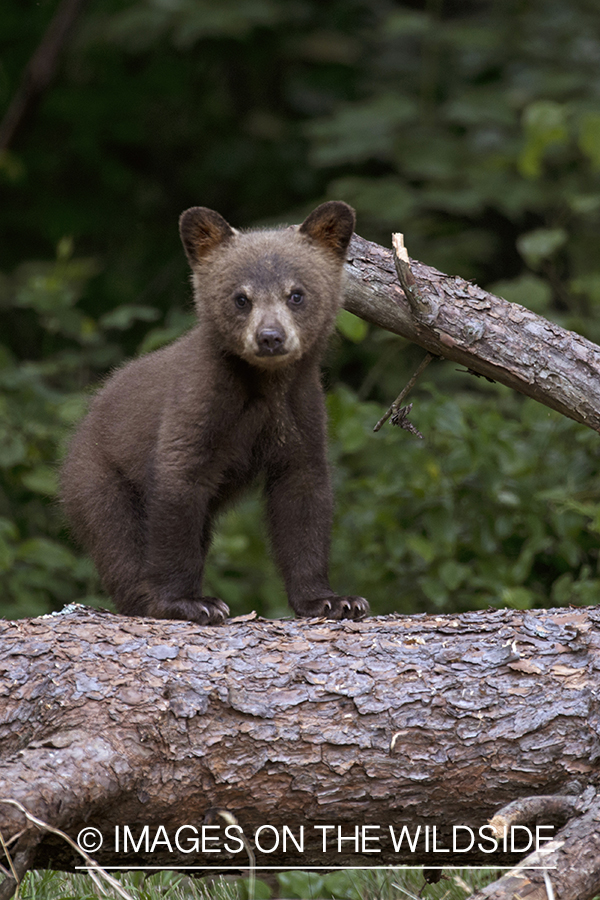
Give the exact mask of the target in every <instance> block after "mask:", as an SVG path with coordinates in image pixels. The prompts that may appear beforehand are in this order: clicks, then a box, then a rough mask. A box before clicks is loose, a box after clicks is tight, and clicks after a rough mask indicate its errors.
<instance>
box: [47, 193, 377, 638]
mask: <svg viewBox="0 0 600 900" xmlns="http://www.w3.org/2000/svg"><path fill="white" fill-rule="evenodd" d="M353 227H354V213H353V211H352V210H351V209H350V207H348V206H346V204H344V203H336V202H331V203H324V204H322V205H321V206H320V207H318V208H317V209H316V210H315V211H314V212H313V213H311V215H310V216H309V217H308V218H307V219H306V220H305V222H303V224H302V225H301V226H300V227H299V228H298V229H291V228H289V229H280V230H268V231H250V232H245V233H243V232H242V233H241V232H237V231H234V230H233V229H232V228H231V227H230V226H229V225H228V224H227V222H226V221H225V220H224V219H223V218H222V217H221V216H220V215H219V214H218V213H216V212H213V211H212V210H207V209H205V208H203V207H194V208H192V209H190V210H187V211H186V212H185V213H183V215H182V216H181V220H180V232H181V238H182V241H183V245H184V247H185V250H186V253H187V256H188V259H189V261H190V265H191V267H192V277H193V284H194V298H195V303H196V308H197V312H198V320H199V321H198V325H197V326H196V327H195V328H193V329H192V331H190V332H189V333H188V334H186V335H185V336H184V337H182V338H180V339H179V340H178V341H176V342H175V343H173V344H171V345H170V346H168V347H165V348H163V349H161V350H157V351H155V352H154V353H150V354H148V355H147V356H144V357H142V358H140V359H137V360H134V361H133V362H130V363H129V364H128V365H126V366H124V367H123V368H122V369H120V370H119V371H117V372H116V373H115V374H114V375H113V376H112V377H111V378H110V379H109V380H108V382H107V383H106V385H105V386H104V388H103V389H102V390H101V391H100V393H99V394H98V395H97V396H96V398H95V399H94V401H93V402H92V404H91V407H90V411H89V413H88V415H87V417H86V418H85V419H84V421H83V422H82V424H81V426H80V427H79V429H78V431H77V432H76V434H75V436H74V438H73V441H72V444H71V447H70V450H69V454H68V457H67V460H66V463H65V466H64V468H63V476H62V496H63V500H64V503H65V507H66V510H67V514H68V516H69V518H70V520H71V522H72V524H73V526H74V528H75V531H76V533H77V535H78V536H79V538H80V539H81V541H82V543H83V544H84V545H85V546H86V547H87V548H88V550H89V552H90V553H91V555H92V557H93V559H94V561H95V563H96V566H97V568H98V571H99V573H100V576H101V578H102V581H103V583H104V586H105V588H106V590H107V591H108V592H109V593H110V594H111V595H112V596H113V599H114V601H115V604H116V606H117V608H118V609H119V611H120V612H122V613H125V614H127V615H148V616H155V617H158V618H168V619H191V620H194V621H197V622H201V623H217V622H220V621H222V620H223V619H224V618H225V616H226V615H227V614H228V612H229V610H228V609H227V606H226V605H225V604H224V603H223V602H222V601H221V600H219V599H217V598H214V597H205V596H203V595H202V574H203V568H204V560H205V557H206V553H207V550H208V547H209V544H210V539H211V531H212V525H213V521H214V518H215V515H216V513H217V512H218V510H219V509H220V508H221V507H222V506H223V504H225V503H226V502H228V501H230V500H232V499H233V498H235V497H236V495H238V494H239V492H240V491H241V490H243V488H244V487H246V486H247V485H248V483H249V482H250V481H252V480H253V479H254V478H255V477H256V476H257V475H258V474H259V473H263V474H264V477H265V490H266V495H267V515H268V522H269V531H270V536H271V540H272V544H273V550H274V553H275V557H276V559H277V563H278V565H279V568H280V570H281V572H282V575H283V578H284V582H285V586H286V589H287V592H288V598H289V602H290V605H291V606H292V608H293V609H294V611H295V612H296V614H297V615H299V616H321V615H326V616H329V617H330V618H345V617H349V618H358V617H361V616H363V615H365V614H366V612H368V609H369V607H368V604H367V602H366V600H364V599H363V598H361V597H339V596H338V595H337V594H335V593H334V592H333V591H332V590H331V588H330V587H329V582H328V574H327V570H328V555H329V538H330V530H331V515H332V496H331V489H330V485H329V475H328V469H327V463H326V447H325V444H326V435H325V432H326V419H325V409H324V402H323V392H322V388H321V384H320V372H319V364H320V360H321V357H322V354H323V351H324V349H325V345H326V342H327V338H328V336H329V334H330V332H331V330H332V328H333V325H334V320H335V315H336V312H337V310H338V308H339V306H340V302H341V301H340V292H341V277H342V266H343V261H344V256H345V252H346V248H347V245H348V241H349V240H350V237H351V235H352V231H353Z"/></svg>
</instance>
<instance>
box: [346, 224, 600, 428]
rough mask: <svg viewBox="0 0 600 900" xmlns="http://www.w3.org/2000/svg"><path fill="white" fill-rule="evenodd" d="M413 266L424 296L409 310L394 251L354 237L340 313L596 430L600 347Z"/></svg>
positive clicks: (463, 283)
mask: <svg viewBox="0 0 600 900" xmlns="http://www.w3.org/2000/svg"><path fill="white" fill-rule="evenodd" d="M411 268H412V272H413V274H414V276H415V279H416V282H417V285H418V286H419V288H420V291H421V293H422V295H423V296H424V298H425V302H424V303H422V304H419V303H418V302H417V303H414V302H413V304H412V307H411V304H409V302H408V300H407V298H406V295H405V293H404V291H403V290H402V288H401V287H400V284H399V281H398V276H397V274H396V269H395V266H394V260H393V256H392V251H391V250H388V249H386V248H385V247H381V246H379V245H378V244H373V243H371V242H369V241H366V240H364V238H361V237H359V236H358V235H354V237H353V239H352V242H351V244H350V250H349V253H348V263H347V265H346V274H347V279H346V289H345V296H344V306H345V308H346V309H348V310H349V311H350V312H352V313H355V314H356V315H357V316H360V317H361V318H363V319H365V320H366V321H368V322H372V323H374V324H375V325H379V326H380V327H382V328H386V329H387V330H388V331H392V332H394V333H395V334H399V335H402V337H405V338H407V339H408V340H409V341H413V342H414V343H415V344H419V345H420V346H421V347H423V348H424V349H425V350H427V351H428V352H429V353H432V354H434V355H436V356H442V357H445V358H446V359H449V360H453V361H454V362H458V363H461V364H462V365H464V366H466V368H468V369H471V370H472V371H473V372H476V373H478V374H480V375H483V376H485V377H487V378H491V379H493V380H494V381H499V382H501V383H502V384H505V385H507V386H508V387H510V388H513V389H514V390H516V391H520V392H521V393H523V394H526V395H527V396H528V397H533V399H534V400H538V401H539V402H540V403H544V404H545V405H546V406H549V407H551V408H552V409H556V410H558V411H559V412H561V413H563V415H565V416H569V417H570V418H571V419H575V421H576V422H581V423H583V424H584V425H587V426H589V427H590V428H592V429H594V430H595V431H599V432H600V347H598V346H596V344H593V343H592V342H591V341H588V340H586V338H584V337H581V335H578V334H575V333H574V332H572V331H567V330H566V329H564V328H561V327H560V326H559V325H556V324H555V323H554V322H549V321H548V320H547V319H544V318H542V317H541V316H537V315H536V314H535V313H533V312H531V311H530V310H528V309H525V308H524V307H523V306H519V305H518V304H516V303H509V302H508V301H507V300H504V299H503V298H502V297H496V296H494V295H493V294H490V293H488V292H487V291H484V290H483V289H482V288H480V287H477V286H476V285H474V284H471V283H470V282H468V281H465V280H464V279H463V278H451V277H449V276H448V275H444V274H442V273H441V272H438V271H437V270H436V269H433V268H431V267H430V266H425V265H423V264H422V263H419V262H416V261H414V260H412V261H411Z"/></svg>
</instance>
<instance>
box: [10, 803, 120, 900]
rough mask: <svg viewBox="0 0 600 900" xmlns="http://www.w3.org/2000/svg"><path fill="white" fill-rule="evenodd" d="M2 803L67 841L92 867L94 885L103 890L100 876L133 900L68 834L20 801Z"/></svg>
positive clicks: (91, 873) (91, 875)
mask: <svg viewBox="0 0 600 900" xmlns="http://www.w3.org/2000/svg"><path fill="white" fill-rule="evenodd" d="M0 803H6V804H8V805H9V806H15V807H16V808H17V809H18V810H20V811H21V812H22V813H23V815H24V816H25V818H26V819H28V820H29V821H30V822H32V823H33V824H34V825H36V826H37V827H38V828H41V829H42V830H43V831H49V832H51V834H56V835H58V836H59V837H61V838H62V839H63V840H65V841H66V842H67V844H69V845H70V846H71V847H72V848H73V849H74V850H76V851H77V853H79V854H80V855H81V856H82V857H83V858H84V859H85V861H86V863H87V864H88V866H90V867H91V868H90V869H88V870H87V871H88V874H89V875H90V877H91V879H92V881H93V882H94V884H96V885H97V886H98V887H100V888H102V885H101V883H100V882H99V881H98V879H97V876H98V875H100V876H102V878H104V879H105V880H106V881H107V882H108V883H109V884H110V886H111V887H112V888H113V889H114V890H115V891H116V892H117V894H119V896H120V897H122V898H123V900H133V897H132V896H131V894H128V893H127V891H125V890H123V888H122V887H121V885H120V884H119V882H118V881H117V879H116V878H113V877H112V875H109V874H108V872H105V871H104V869H103V868H102V867H101V866H99V865H98V863H97V862H95V860H93V859H92V857H91V856H88V854H87V853H86V852H85V850H82V849H81V847H80V846H79V844H77V843H76V842H75V841H74V840H73V839H72V838H70V837H69V835H68V834H65V832H64V831H61V830H60V828H55V827H54V826H53V825H49V824H48V822H44V821H43V819H38V818H37V816H34V815H32V813H30V812H29V811H28V810H27V809H25V807H24V806H23V805H22V804H21V803H19V802H18V800H9V799H8V798H7V797H2V798H0Z"/></svg>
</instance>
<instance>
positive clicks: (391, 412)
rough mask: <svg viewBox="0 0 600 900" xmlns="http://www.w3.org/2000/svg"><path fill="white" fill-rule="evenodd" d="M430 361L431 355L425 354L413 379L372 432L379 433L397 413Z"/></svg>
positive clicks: (432, 357)
mask: <svg viewBox="0 0 600 900" xmlns="http://www.w3.org/2000/svg"><path fill="white" fill-rule="evenodd" d="M432 359H435V357H434V356H432V354H431V353H427V354H426V355H425V357H424V359H422V360H421V364H420V365H419V368H418V369H417V371H416V372H415V374H414V375H413V377H412V378H411V379H410V381H409V382H408V384H407V385H406V387H405V388H404V390H402V391H401V392H400V393H399V394H398V396H397V397H396V399H395V400H394V402H393V403H392V405H391V406H390V408H389V409H388V411H387V412H386V413H384V415H383V416H382V417H381V419H380V420H379V422H378V423H377V425H375V427H374V428H373V431H379V429H380V428H381V427H382V425H385V423H386V422H387V420H388V419H389V418H390V416H393V415H395V414H396V413H397V412H398V410H399V409H400V404H401V403H402V401H403V400H404V398H405V397H406V395H407V394H408V392H409V391H411V390H412V389H413V387H414V386H415V384H416V383H417V379H418V377H419V375H420V374H421V372H422V371H423V369H425V367H426V366H428V365H429V363H430V362H431V360H432Z"/></svg>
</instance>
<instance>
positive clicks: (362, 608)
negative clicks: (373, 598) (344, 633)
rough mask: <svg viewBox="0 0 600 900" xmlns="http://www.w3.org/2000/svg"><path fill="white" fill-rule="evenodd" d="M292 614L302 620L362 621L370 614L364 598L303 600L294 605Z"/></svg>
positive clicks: (330, 597)
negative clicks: (316, 618) (320, 618)
mask: <svg viewBox="0 0 600 900" xmlns="http://www.w3.org/2000/svg"><path fill="white" fill-rule="evenodd" d="M294 612H295V613H296V615H297V616H302V617H303V618H312V617H313V616H317V617H325V618H327V619H363V618H364V617H365V616H367V615H368V614H369V612H370V607H369V604H368V602H367V601H366V600H365V598H364V597H338V595H337V594H331V595H330V596H329V597H318V598H317V599H316V600H304V601H301V602H299V603H296V604H294Z"/></svg>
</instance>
